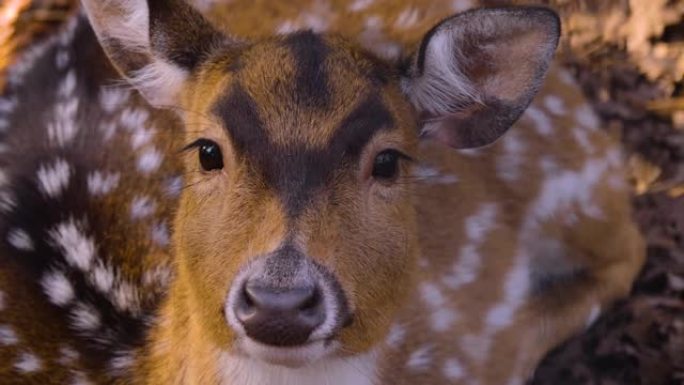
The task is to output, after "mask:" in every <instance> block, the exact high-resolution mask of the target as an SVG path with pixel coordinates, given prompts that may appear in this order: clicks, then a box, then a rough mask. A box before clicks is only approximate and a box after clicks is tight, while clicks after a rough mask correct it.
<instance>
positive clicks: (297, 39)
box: [284, 31, 330, 108]
mask: <svg viewBox="0 0 684 385" xmlns="http://www.w3.org/2000/svg"><path fill="white" fill-rule="evenodd" d="M284 43H285V46H286V47H287V48H288V49H289V50H290V51H291V52H292V55H293V56H294V60H295V68H296V73H295V79H294V87H295V89H294V95H293V96H294V98H295V99H296V101H297V104H298V105H300V106H305V107H309V108H324V107H325V106H327V105H328V103H329V102H330V91H329V84H328V75H327V73H326V70H325V59H326V57H327V56H328V52H329V48H328V46H327V45H326V44H325V42H324V41H323V39H321V37H320V36H318V35H316V34H315V33H313V32H311V31H301V32H296V33H293V34H292V35H289V36H288V37H287V38H286V39H285V42H284Z"/></svg>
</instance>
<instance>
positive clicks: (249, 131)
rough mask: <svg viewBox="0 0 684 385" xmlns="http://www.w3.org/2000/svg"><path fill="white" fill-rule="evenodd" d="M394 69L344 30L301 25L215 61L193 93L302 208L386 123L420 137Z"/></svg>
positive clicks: (240, 150) (272, 183)
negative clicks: (338, 33) (326, 32)
mask: <svg viewBox="0 0 684 385" xmlns="http://www.w3.org/2000/svg"><path fill="white" fill-rule="evenodd" d="M391 68H392V67H391V66H390V65H389V64H386V63H384V62H382V61H380V60H378V59H375V58H374V57H373V56H371V55H370V54H368V53H366V52H364V51H362V50H360V49H359V48H356V47H355V46H353V45H351V44H348V43H347V42H346V41H345V40H343V39H341V38H338V37H329V36H320V35H316V34H314V33H312V32H299V33H295V34H292V35H288V36H283V37H277V38H274V39H270V40H266V41H262V42H260V43H257V44H254V45H251V46H246V47H243V48H242V49H240V51H239V52H237V53H236V52H231V53H228V54H227V56H225V57H222V58H221V59H219V60H215V61H214V62H213V64H212V65H211V66H210V69H209V70H207V71H206V72H205V73H204V74H203V75H202V76H200V78H201V79H200V81H201V82H202V83H203V84H204V86H202V85H200V86H198V87H197V88H198V89H200V88H205V89H206V91H204V90H199V91H196V93H195V97H194V99H202V100H204V101H206V102H205V103H206V105H204V106H202V107H201V111H205V113H207V114H209V115H211V116H213V118H214V120H215V121H216V122H217V123H218V125H220V126H221V127H222V130H223V131H225V133H226V135H227V136H228V137H229V138H230V141H231V143H232V147H233V148H234V150H235V151H236V154H238V155H239V156H241V157H242V158H243V159H246V160H247V163H248V164H249V165H250V166H252V169H253V170H254V171H256V173H253V174H252V175H258V176H260V177H261V180H262V181H263V182H264V184H265V185H266V186H268V187H269V188H271V189H273V190H274V191H275V192H276V194H277V195H278V196H280V197H281V199H282V200H283V203H284V204H285V206H286V208H287V211H288V213H289V214H290V215H296V214H298V213H299V212H300V211H301V210H302V209H303V208H304V207H305V206H306V204H307V202H309V201H310V200H311V198H312V197H313V194H315V192H316V191H317V190H318V189H319V187H322V186H325V185H326V183H327V182H328V181H329V180H330V179H331V177H332V176H333V175H334V174H335V173H336V172H337V171H339V170H342V169H344V167H345V166H349V165H351V167H356V164H357V163H358V162H355V160H357V159H359V156H360V155H361V153H362V152H363V150H364V148H365V147H366V145H367V144H368V143H370V142H371V140H372V138H373V137H374V136H375V134H377V133H378V132H379V131H385V132H391V133H393V135H394V136H396V137H397V138H398V139H397V140H403V141H404V142H408V141H411V140H413V138H414V137H416V134H415V132H414V129H413V125H412V124H411V119H410V115H408V113H407V112H408V111H409V109H408V107H407V106H408V105H407V103H406V101H405V100H404V98H403V96H401V93H400V91H399V87H398V82H396V81H393V80H394V79H393V78H394V77H395V76H396V75H395V74H394V73H393V72H392V69H391ZM409 146H411V143H406V147H409Z"/></svg>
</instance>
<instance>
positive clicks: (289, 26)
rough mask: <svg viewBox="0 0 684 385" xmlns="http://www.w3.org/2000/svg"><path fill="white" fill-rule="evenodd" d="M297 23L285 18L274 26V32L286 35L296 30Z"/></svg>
mask: <svg viewBox="0 0 684 385" xmlns="http://www.w3.org/2000/svg"><path fill="white" fill-rule="evenodd" d="M298 29H299V28H297V25H296V24H295V23H294V22H293V21H292V20H286V21H284V22H282V23H281V24H279V25H278V27H276V30H275V31H276V33H277V34H279V35H287V34H289V33H292V32H294V31H296V30H298Z"/></svg>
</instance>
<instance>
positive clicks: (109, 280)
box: [89, 261, 116, 294]
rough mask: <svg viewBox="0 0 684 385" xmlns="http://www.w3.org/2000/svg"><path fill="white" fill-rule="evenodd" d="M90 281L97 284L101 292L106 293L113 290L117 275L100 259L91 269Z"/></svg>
mask: <svg viewBox="0 0 684 385" xmlns="http://www.w3.org/2000/svg"><path fill="white" fill-rule="evenodd" d="M89 278H90V282H91V283H92V284H93V285H95V287H96V288H97V290H98V291H100V293H103V294H106V293H109V291H110V290H112V287H113V286H114V281H115V280H116V276H115V274H114V271H113V269H112V268H111V267H110V266H106V265H105V264H103V263H102V262H101V261H98V262H97V264H96V265H95V267H94V268H93V269H92V270H91V271H90V275H89Z"/></svg>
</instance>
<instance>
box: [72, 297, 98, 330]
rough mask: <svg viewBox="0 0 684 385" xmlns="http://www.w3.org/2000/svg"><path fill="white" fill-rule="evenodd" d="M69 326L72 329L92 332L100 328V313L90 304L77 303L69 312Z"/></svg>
mask: <svg viewBox="0 0 684 385" xmlns="http://www.w3.org/2000/svg"><path fill="white" fill-rule="evenodd" d="M70 319H71V324H72V325H73V327H74V328H76V329H78V330H81V331H86V332H92V331H95V330H97V329H98V328H99V327H100V323H101V320H100V313H99V312H98V311H97V309H95V307H93V306H92V305H90V304H86V303H79V304H77V305H76V306H74V308H73V309H72V310H71V316H70Z"/></svg>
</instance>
